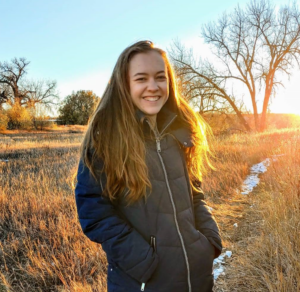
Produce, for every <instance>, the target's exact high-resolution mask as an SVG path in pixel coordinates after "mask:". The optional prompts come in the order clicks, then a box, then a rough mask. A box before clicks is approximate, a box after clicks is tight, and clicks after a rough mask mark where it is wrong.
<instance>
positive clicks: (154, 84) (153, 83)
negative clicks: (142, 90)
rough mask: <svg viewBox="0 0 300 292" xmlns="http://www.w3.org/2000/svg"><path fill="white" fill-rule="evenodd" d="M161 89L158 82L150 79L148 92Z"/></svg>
mask: <svg viewBox="0 0 300 292" xmlns="http://www.w3.org/2000/svg"><path fill="white" fill-rule="evenodd" d="M158 89H159V87H158V84H157V82H156V81H155V79H150V80H149V83H148V90H150V91H157V90H158Z"/></svg>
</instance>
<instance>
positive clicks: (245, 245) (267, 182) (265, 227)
mask: <svg viewBox="0 0 300 292" xmlns="http://www.w3.org/2000/svg"><path fill="white" fill-rule="evenodd" d="M278 151H279V152H280V153H282V154H284V155H282V156H279V157H277V158H276V159H275V160H273V161H272V163H271V165H270V167H269V169H268V171H267V172H266V173H265V174H264V175H263V176H262V180H263V183H261V184H260V186H259V188H258V189H257V190H256V191H255V193H254V194H253V195H252V196H251V197H250V200H251V204H252V206H253V208H250V209H249V210H248V211H247V216H246V217H247V220H248V223H249V224H251V225H252V228H251V227H250V228H249V226H244V227H243V228H241V229H240V230H239V232H241V233H242V234H243V235H244V236H243V238H241V239H240V241H239V242H238V244H237V247H238V248H237V256H236V257H235V259H234V260H233V262H232V265H231V268H230V270H229V271H228V274H229V276H228V279H227V281H226V289H223V290H222V291H258V292H259V291H271V292H279V291H280V292H297V291H300V262H299V260H300V236H299V235H300V132H296V133H295V135H294V136H292V137H290V138H289V139H285V140H284V141H282V142H281V143H280V147H279V150H278ZM249 239H250V240H249ZM220 291H221V290H220Z"/></svg>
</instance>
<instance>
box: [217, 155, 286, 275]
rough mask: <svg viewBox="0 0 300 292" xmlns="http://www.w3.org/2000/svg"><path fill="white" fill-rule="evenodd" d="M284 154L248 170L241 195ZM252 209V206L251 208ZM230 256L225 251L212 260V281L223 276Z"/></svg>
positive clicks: (254, 185) (247, 192)
mask: <svg viewBox="0 0 300 292" xmlns="http://www.w3.org/2000/svg"><path fill="white" fill-rule="evenodd" d="M283 155H284V154H279V155H272V156H271V159H270V158H267V159H265V160H264V161H262V162H260V163H258V164H254V165H253V166H252V167H251V168H250V174H249V175H248V176H247V177H246V179H245V180H244V182H243V184H242V186H241V189H242V191H241V194H242V195H248V194H249V193H251V192H252V191H253V189H254V188H255V187H256V186H257V185H258V184H259V177H258V176H259V174H261V173H264V172H266V171H267V168H268V167H269V166H270V163H271V160H272V161H277V158H276V157H278V156H283ZM251 207H252V206H251ZM234 226H235V227H237V226H238V225H237V223H235V224H234ZM231 255H232V252H231V251H229V250H227V251H226V252H224V253H222V254H221V255H220V256H219V257H218V258H216V259H215V260H214V279H215V281H216V280H217V279H218V277H219V276H220V275H225V267H224V266H223V264H224V263H225V261H224V260H225V258H226V257H228V258H230V257H231Z"/></svg>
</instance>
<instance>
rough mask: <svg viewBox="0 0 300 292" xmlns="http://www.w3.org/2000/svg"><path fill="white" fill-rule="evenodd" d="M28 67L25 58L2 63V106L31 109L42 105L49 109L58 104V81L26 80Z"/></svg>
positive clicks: (0, 79) (0, 93) (0, 82)
mask: <svg viewBox="0 0 300 292" xmlns="http://www.w3.org/2000/svg"><path fill="white" fill-rule="evenodd" d="M28 65H29V61H27V60H26V59H25V58H19V59H17V58H14V59H13V60H11V62H10V63H8V62H2V63H1V62H0V105H3V104H10V105H14V104H19V105H21V106H27V107H29V106H34V105H35V104H36V103H42V104H44V105H46V106H48V108H49V107H50V105H53V104H56V102H55V101H56V99H57V97H58V96H57V93H56V81H29V80H26V79H25V76H26V74H27V67H28Z"/></svg>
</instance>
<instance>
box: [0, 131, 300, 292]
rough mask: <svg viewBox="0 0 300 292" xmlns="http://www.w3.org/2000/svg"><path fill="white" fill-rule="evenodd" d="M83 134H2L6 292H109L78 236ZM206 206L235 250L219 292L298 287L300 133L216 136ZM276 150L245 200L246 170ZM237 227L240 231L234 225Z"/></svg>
mask: <svg viewBox="0 0 300 292" xmlns="http://www.w3.org/2000/svg"><path fill="white" fill-rule="evenodd" d="M83 130H84V129H83V128H69V129H63V130H56V131H53V132H48V133H45V132H36V133H32V132H31V133H23V132H22V133H20V132H6V133H4V134H5V135H0V186H1V188H0V206H1V212H0V291H1V292H2V291H13V292H19V291H30V292H35V291H43V292H47V291H61V292H62V291H72V292H73V291H83V292H88V291H106V258H105V255H104V253H103V252H102V250H101V247H100V246H99V245H97V244H95V243H93V242H90V241H89V240H88V239H87V238H86V237H85V236H84V235H83V233H82V231H81V228H80V226H79V223H78V220H77V213H76V206H75V201H74V191H73V184H74V175H75V173H76V170H77V163H78V153H79V152H78V151H79V145H80V142H81V139H82V137H83V132H82V131H83ZM213 146H214V149H215V153H216V159H214V160H213V161H214V166H215V167H216V169H217V171H209V172H208V174H207V175H206V176H205V177H204V180H203V188H204V191H205V193H206V195H207V202H208V204H209V205H210V206H211V207H212V208H213V210H214V211H213V214H214V216H215V217H216V219H217V221H218V222H219V225H220V229H221V232H222V237H223V240H224V245H225V248H226V249H229V250H232V251H233V256H232V258H231V259H230V260H229V261H228V263H227V268H226V274H225V275H224V276H221V277H220V278H219V279H218V281H217V283H216V287H215V291H274V292H275V291H276V292H277V291H289V292H293V291H300V276H299V275H300V263H299V258H300V254H299V253H300V239H299V231H300V223H299V222H300V176H299V173H300V132H299V129H285V130H274V131H269V132H266V133H262V134H239V135H238V134H234V135H231V136H219V137H217V138H216V139H215V141H214V142H213ZM275 154H284V155H283V156H278V160H277V161H273V162H272V163H271V165H270V167H269V169H268V171H267V172H266V173H265V174H263V175H262V176H261V179H262V182H261V183H260V185H259V187H258V188H257V189H255V191H254V192H253V193H252V194H251V195H248V196H244V195H241V194H240V191H239V190H240V186H241V184H242V182H243V180H244V179H245V177H246V175H247V174H248V172H249V167H250V166H251V165H253V164H255V163H258V162H260V161H262V160H263V159H265V158H267V157H271V155H275ZM234 223H238V228H235V227H234V226H233V224H234Z"/></svg>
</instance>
